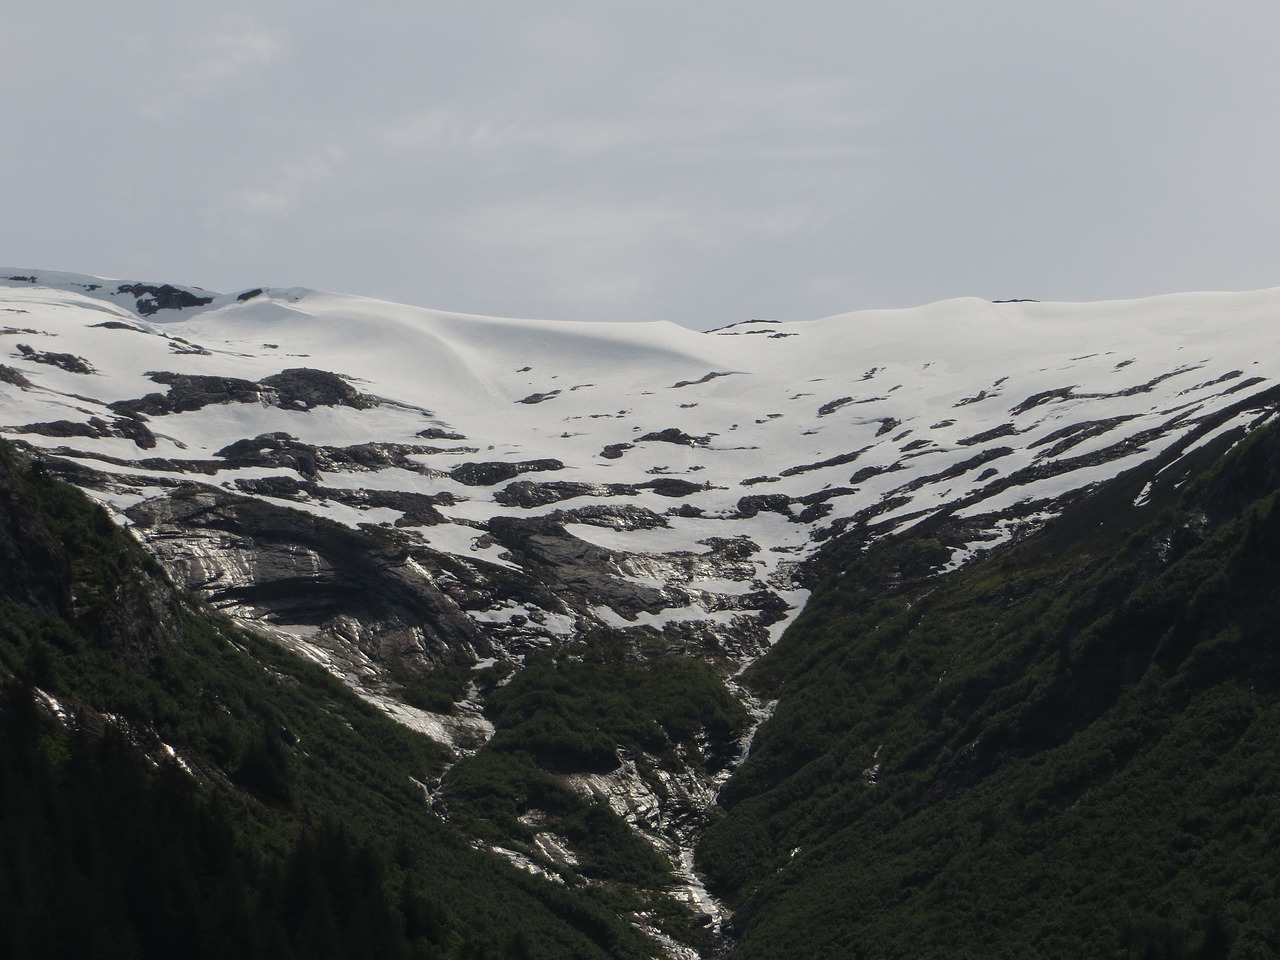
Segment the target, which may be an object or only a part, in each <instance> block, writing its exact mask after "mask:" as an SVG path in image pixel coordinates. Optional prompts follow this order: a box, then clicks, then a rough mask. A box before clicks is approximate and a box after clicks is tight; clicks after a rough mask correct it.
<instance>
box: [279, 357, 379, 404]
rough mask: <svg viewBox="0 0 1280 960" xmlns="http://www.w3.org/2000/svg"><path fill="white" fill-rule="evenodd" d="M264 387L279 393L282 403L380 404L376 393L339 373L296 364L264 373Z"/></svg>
mask: <svg viewBox="0 0 1280 960" xmlns="http://www.w3.org/2000/svg"><path fill="white" fill-rule="evenodd" d="M262 386H263V387H269V388H270V389H272V390H274V391H275V393H276V397H277V400H276V406H279V407H285V408H288V407H302V408H307V407H338V406H341V407H352V408H354V409H356V410H367V409H368V408H369V407H374V406H377V404H378V401H377V400H376V399H375V398H374V397H370V396H367V395H366V394H363V393H360V392H358V391H357V390H356V389H355V388H354V387H352V386H351V384H349V383H347V381H346V380H344V379H342V377H340V376H338V375H337V374H336V373H329V372H328V371H325V370H312V369H310V368H307V367H293V368H290V369H288V370H282V371H281V372H280V373H277V374H273V375H272V376H270V377H264V378H263V380H262Z"/></svg>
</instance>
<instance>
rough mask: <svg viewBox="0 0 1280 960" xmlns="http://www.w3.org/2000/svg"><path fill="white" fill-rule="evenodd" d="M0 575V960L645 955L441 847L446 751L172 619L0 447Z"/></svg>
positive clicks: (318, 683) (101, 537)
mask: <svg viewBox="0 0 1280 960" xmlns="http://www.w3.org/2000/svg"><path fill="white" fill-rule="evenodd" d="M0 551H3V555H4V556H5V557H6V559H8V560H9V561H10V562H9V563H8V564H6V567H5V570H6V573H7V574H8V576H7V577H6V580H5V583H4V585H3V587H4V589H3V592H0V678H2V679H3V681H4V688H3V693H2V694H0V726H2V727H3V729H2V731H0V732H2V734H3V736H2V737H0V771H2V775H0V852H2V853H3V858H2V859H3V862H4V864H5V869H4V870H3V871H0V892H3V894H4V895H3V896H2V897H0V901H2V902H3V910H2V912H0V945H2V947H3V950H2V951H0V952H3V953H4V955H5V956H11V957H15V958H16V957H27V956H31V957H36V956H102V957H108V956H109V957H134V956H137V957H162V956H172V955H173V953H174V951H175V950H177V951H178V952H181V953H183V954H184V955H187V954H189V955H193V956H194V955H202V956H203V955H207V956H227V955H228V954H229V953H232V952H234V953H236V954H237V955H244V956H263V957H266V956H270V957H287V956H306V957H316V956H334V957H338V956H360V957H364V956H370V955H379V956H404V957H409V956H432V957H435V956H467V957H471V956H486V957H488V956H493V957H500V956H544V957H560V956H570V955H582V956H597V957H615V956H619V955H625V956H633V957H642V956H648V955H650V953H651V947H650V945H649V943H648V942H647V941H646V940H645V939H644V938H643V937H641V935H640V934H639V933H637V932H636V931H635V930H633V929H632V928H631V927H630V926H629V925H628V924H627V923H626V922H625V920H624V919H622V918H620V917H619V913H624V912H625V910H626V909H627V905H628V899H627V897H625V896H617V895H615V896H607V895H605V894H604V893H603V891H601V890H599V889H584V888H582V887H581V886H579V887H577V888H576V889H570V888H569V887H567V886H565V885H556V884H551V883H547V882H545V881H542V880H539V879H538V878H536V877H531V876H529V875H527V874H526V873H523V872H521V871H519V870H516V869H514V868H512V867H510V866H508V865H506V864H505V863H503V862H502V861H500V860H499V859H498V858H495V857H493V856H492V855H490V854H487V853H485V852H482V851H480V850H476V849H474V848H473V846H472V845H471V844H470V843H469V842H468V840H467V839H466V838H465V837H463V836H462V835H461V834H459V833H458V831H456V830H454V829H452V828H450V827H448V826H447V825H445V824H443V823H441V822H440V820H439V818H438V817H436V816H435V815H433V814H432V812H431V811H430V809H429V806H428V804H427V802H426V799H425V797H424V788H423V783H425V782H427V781H428V780H429V779H430V778H431V777H432V776H433V775H434V774H436V773H438V771H439V770H440V767H441V762H442V760H443V753H444V751H443V750H442V748H440V747H439V746H438V745H436V744H434V743H433V742H432V741H430V740H428V739H427V738H426V737H423V736H421V735H418V734H415V733H413V732H411V731H409V730H406V729H404V728H403V727H402V726H400V725H398V724H395V723H393V722H392V721H390V720H389V719H387V718H385V717H384V716H382V715H381V714H380V713H379V712H377V711H375V710H374V709H373V708H371V707H369V706H368V705H366V704H363V703H362V702H360V701H359V700H358V699H356V698H355V697H354V696H352V695H351V694H350V693H349V692H348V691H347V690H346V689H345V688H344V687H343V686H342V685H341V684H339V683H338V682H337V681H336V680H333V679H332V678H331V677H329V676H328V675H327V674H326V673H325V672H324V671H322V670H321V669H319V668H318V667H316V666H314V665H311V664H308V663H306V662H305V661H302V660H300V659H299V658H297V657H296V656H294V655H292V654H289V653H288V652H286V651H283V650H280V649H279V648H277V647H274V646H272V645H271V644H268V643H267V642H265V641H263V640H261V639H260V638H257V637H254V636H253V635H251V634H247V633H243V632H241V631H238V630H236V629H234V628H233V627H231V626H230V625H229V624H227V623H226V622H222V621H220V620H219V619H217V618H210V617H208V616H207V615H205V614H203V613H201V612H200V610H199V609H198V608H196V607H195V605H193V604H192V603H191V602H190V600H189V599H183V598H181V597H178V596H175V595H174V594H173V593H172V591H171V590H170V589H169V587H168V585H167V584H166V583H165V582H164V580H163V578H162V576H161V574H160V570H159V568H158V566H157V565H156V564H155V562H154V561H151V560H149V558H147V557H146V556H145V555H144V554H143V553H142V552H141V550H140V549H139V547H138V546H137V545H136V544H135V543H133V542H131V540H130V538H129V537H128V536H127V535H126V534H125V533H123V532H122V531H121V530H119V529H118V528H117V527H116V526H115V525H114V524H112V523H111V521H110V520H109V519H108V517H107V516H106V514H105V513H104V512H103V511H102V510H101V509H100V508H98V507H96V506H94V505H92V504H91V503H89V502H88V501H87V500H86V499H85V498H84V497H83V495H82V494H80V493H79V492H78V491H75V490H73V489H71V488H69V487H67V486H65V485H63V484H60V483H57V482H56V481H53V480H51V479H50V478H48V477H47V476H43V475H42V473H41V471H39V469H35V470H33V469H31V468H29V467H28V466H27V465H26V464H25V463H24V462H23V461H22V460H21V459H20V458H19V457H16V456H15V455H14V454H13V452H12V451H11V449H10V448H9V447H8V445H6V444H0ZM196 941H198V942H196Z"/></svg>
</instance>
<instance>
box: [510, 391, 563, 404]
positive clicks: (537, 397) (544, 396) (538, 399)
mask: <svg viewBox="0 0 1280 960" xmlns="http://www.w3.org/2000/svg"><path fill="white" fill-rule="evenodd" d="M558 396H560V391H559V390H549V391H547V392H546V393H531V394H529V396H527V397H525V398H524V399H523V400H517V401H516V403H542V402H543V401H544V400H550V399H551V398H552V397H558Z"/></svg>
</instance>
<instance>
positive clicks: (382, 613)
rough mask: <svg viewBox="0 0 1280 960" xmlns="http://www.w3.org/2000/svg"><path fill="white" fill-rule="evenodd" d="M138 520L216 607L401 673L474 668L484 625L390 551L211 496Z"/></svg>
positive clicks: (163, 501)
mask: <svg viewBox="0 0 1280 960" xmlns="http://www.w3.org/2000/svg"><path fill="white" fill-rule="evenodd" d="M126 513H127V516H128V517H129V519H130V520H132V521H133V522H134V523H135V524H136V525H137V527H138V529H139V531H140V533H141V535H142V536H143V538H144V539H145V540H147V542H148V545H149V546H150V548H151V550H152V551H153V552H154V553H155V554H156V556H157V557H159V559H160V560H161V562H162V563H163V564H164V565H165V567H166V568H167V569H168V570H169V572H170V574H171V575H172V576H173V577H174V579H175V580H176V581H177V582H178V583H179V584H180V585H182V586H184V587H187V588H189V589H196V590H200V591H201V592H203V593H204V594H205V595H206V596H207V597H208V598H209V599H210V601H211V602H212V603H213V604H214V605H215V606H220V607H227V608H233V609H236V610H238V611H239V612H240V613H242V614H244V613H246V612H256V613H257V614H258V615H268V616H270V617H271V619H273V620H274V621H275V622H277V623H285V624H308V625H312V626H316V627H320V628H321V630H322V631H324V632H326V633H327V634H329V635H331V636H332V638H333V643H334V645H335V647H337V648H342V647H343V646H346V647H347V649H348V650H350V651H351V653H350V655H351V656H353V657H354V656H355V651H356V650H358V651H359V653H361V654H363V655H365V656H367V657H370V658H373V659H376V660H381V661H383V662H385V663H388V664H389V665H390V666H392V667H393V668H395V667H404V668H407V669H421V668H422V667H423V666H424V665H425V664H427V663H452V662H470V661H471V660H472V658H473V657H474V656H475V655H476V654H477V653H479V654H481V655H483V654H484V653H486V652H487V651H488V650H489V647H488V644H487V642H486V641H485V640H484V638H483V637H482V636H481V635H480V634H479V633H478V632H477V630H476V628H475V626H474V624H473V623H472V622H471V620H469V619H468V618H467V617H466V616H465V614H463V613H462V611H461V610H460V609H459V608H458V606H457V604H456V603H455V602H453V601H452V600H451V599H450V598H449V597H447V596H446V595H445V594H443V593H441V591H440V590H439V589H437V588H436V587H435V586H434V585H433V584H432V582H431V581H430V580H429V579H428V578H427V577H425V576H424V575H423V574H422V572H421V568H420V567H419V566H416V565H415V564H413V563H410V562H409V558H408V556H407V555H406V554H405V553H404V552H403V551H402V550H400V549H399V548H397V547H395V546H394V545H393V544H391V543H389V542H387V541H386V540H384V539H382V538H380V537H377V536H374V535H371V534H370V533H368V532H365V531H362V530H352V529H350V528H348V527H344V526H341V525H339V524H337V523H333V522H332V521H328V520H324V519H321V518H318V517H315V516H312V515H310V514H307V513H302V512H300V511H297V510H292V509H288V508H285V507H279V506H275V505H273V504H270V503H266V502H264V501H261V500H251V499H247V498H243V497H236V496H232V495H229V494H226V493H222V492H219V491H217V490H212V489H210V488H198V489H197V488H188V489H186V490H181V491H178V492H176V493H175V494H173V495H171V496H166V497H159V498H155V499H152V500H148V501H144V502H143V503H140V504H137V505H136V506H134V507H132V508H130V509H129V510H128V511H127V512H126Z"/></svg>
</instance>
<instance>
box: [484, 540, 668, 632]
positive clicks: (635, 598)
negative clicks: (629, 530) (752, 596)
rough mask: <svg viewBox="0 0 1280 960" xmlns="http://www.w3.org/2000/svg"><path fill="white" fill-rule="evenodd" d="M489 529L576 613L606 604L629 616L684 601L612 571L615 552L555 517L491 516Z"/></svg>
mask: <svg viewBox="0 0 1280 960" xmlns="http://www.w3.org/2000/svg"><path fill="white" fill-rule="evenodd" d="M489 534H490V536H491V537H492V538H493V540H494V541H495V542H497V543H499V544H501V545H502V546H503V547H505V548H506V549H507V550H508V551H509V552H510V553H511V554H513V555H514V557H515V559H516V560H517V562H518V563H519V564H520V566H521V567H523V568H524V569H525V570H528V571H530V573H531V574H532V575H533V577H534V579H536V580H537V581H538V582H540V583H544V584H546V585H547V587H548V588H549V589H550V590H551V591H552V592H553V593H554V594H555V595H556V596H557V597H558V598H559V599H560V600H561V601H562V602H563V603H566V604H568V605H569V606H570V607H571V608H573V609H575V610H578V611H580V612H583V613H585V612H587V611H589V610H591V609H592V608H594V607H597V606H608V607H611V608H612V609H613V610H615V611H617V612H618V613H619V614H620V615H622V616H623V617H626V618H631V617H634V616H636V615H637V614H639V613H642V612H648V613H657V612H659V611H660V610H663V609H665V608H667V607H670V606H673V605H679V603H680V602H683V601H677V602H676V603H674V604H673V597H672V595H671V594H670V593H669V592H667V591H665V590H659V589H657V588H654V587H649V586H644V585H642V584H637V583H632V582H630V581H628V580H623V579H622V578H620V577H618V576H615V575H614V574H613V573H611V572H610V570H611V568H612V567H613V564H612V563H611V561H612V559H613V555H612V554H611V553H610V552H609V551H608V550H605V549H604V548H603V547H598V546H596V545H595V544H592V543H587V542H586V541H585V540H579V539H578V538H577V537H575V536H573V534H572V533H570V532H569V531H568V530H566V529H565V527H564V525H563V524H562V523H561V522H560V521H559V520H558V519H556V518H554V517H532V518H523V517H494V518H493V519H491V520H490V521H489Z"/></svg>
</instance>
